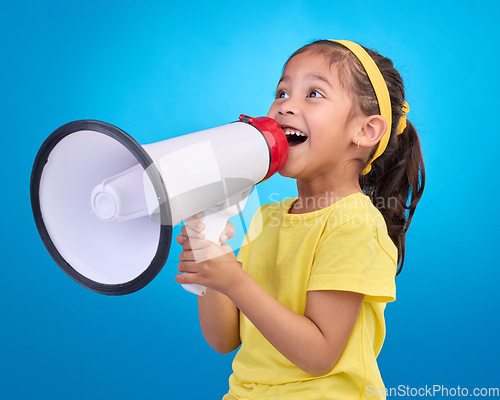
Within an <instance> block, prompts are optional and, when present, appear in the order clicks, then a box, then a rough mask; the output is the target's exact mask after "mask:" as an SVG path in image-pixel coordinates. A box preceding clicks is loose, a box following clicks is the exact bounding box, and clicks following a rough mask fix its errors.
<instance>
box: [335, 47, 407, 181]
mask: <svg viewBox="0 0 500 400" xmlns="http://www.w3.org/2000/svg"><path fill="white" fill-rule="evenodd" d="M331 41H332V42H336V43H339V44H341V45H342V46H344V47H347V48H348V49H349V50H350V51H351V52H352V53H353V54H354V55H355V56H356V57H357V58H358V60H359V61H360V62H361V64H362V65H363V68H364V69H365V71H366V74H367V75H368V79H370V82H371V84H372V86H373V90H374V91H375V96H376V97H377V102H378V106H379V109H380V115H382V117H384V118H385V120H386V121H387V130H386V131H385V133H384V136H382V139H380V142H379V144H378V147H377V150H376V151H375V154H374V155H373V157H372V159H371V160H370V162H369V163H368V164H367V166H366V167H365V169H364V170H363V172H362V174H363V175H366V174H367V173H368V172H370V171H371V169H372V162H373V161H374V160H375V159H376V158H377V157H380V155H381V154H382V153H383V152H384V151H385V149H386V148H387V143H389V138H390V136H391V124H392V110H391V98H390V96H389V90H388V89H387V85H386V83H385V80H384V77H383V76H382V73H381V72H380V70H379V69H378V67H377V64H375V61H373V58H371V57H370V55H369V54H368V53H367V52H366V51H365V49H363V48H362V47H361V46H360V45H359V44H357V43H354V42H351V41H349V40H331ZM408 111H410V107H409V106H408V103H407V102H406V101H405V102H404V104H403V116H402V117H401V119H400V120H399V125H398V130H397V134H398V135H400V134H401V133H403V131H404V129H405V128H406V114H407V113H408Z"/></svg>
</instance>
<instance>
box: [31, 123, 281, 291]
mask: <svg viewBox="0 0 500 400" xmlns="http://www.w3.org/2000/svg"><path fill="white" fill-rule="evenodd" d="M287 156H288V143H287V140H286V137H285V134H284V132H283V131H282V129H281V128H280V127H279V125H278V124H277V123H276V121H274V120H272V119H270V118H267V117H260V118H250V117H247V116H241V117H240V120H239V121H236V122H233V123H230V124H227V125H223V126H219V127H216V128H212V129H207V130H204V131H200V132H195V133H191V134H188V135H183V136H179V137H175V138H172V139H167V140H164V141H160V142H156V143H153V144H148V145H144V146H141V145H139V144H138V143H137V142H136V141H135V140H134V139H133V138H132V137H130V136H129V135H128V134H126V133H125V132H123V131H122V130H120V129H119V128H117V127H115V126H113V125H111V124H107V123H105V122H101V121H93V120H81V121H75V122H70V123H68V124H66V125H63V126H61V127H60V128H58V129H57V130H56V131H54V132H53V133H52V135H50V136H49V137H48V138H47V140H46V141H45V142H44V143H43V145H42V146H41V148H40V150H39V152H38V154H37V157H36V159H35V162H34V165H33V171H32V177H31V202H32V208H33V214H34V218H35V222H36V225H37V228H38V231H39V233H40V236H41V237H42V240H43V242H44V244H45V246H46V247H47V249H48V251H49V253H50V255H51V256H52V258H53V259H54V260H55V261H56V263H57V264H58V265H59V266H60V267H61V269H62V270H63V271H64V272H65V273H66V274H67V275H69V276H70V277H71V278H72V279H74V280H75V281H76V282H78V283H79V284H81V285H83V286H85V287H87V288H89V289H91V290H94V291H96V292H99V293H103V294H108V295H122V294H128V293H132V292H135V291H136V290H139V289H141V288H142V287H144V286H145V285H147V284H148V283H149V282H150V281H151V280H152V279H153V278H154V277H155V276H156V275H157V274H158V272H159V271H160V270H161V268H162V267H163V265H164V264H165V262H166V260H167V258H168V254H169V250H170V243H171V239H172V227H173V226H175V225H177V224H179V223H181V221H183V220H185V219H187V218H189V217H191V216H193V215H195V214H198V213H200V212H203V214H204V217H203V222H204V223H205V226H206V228H205V237H206V238H207V239H209V240H212V241H214V242H216V243H218V240H219V236H220V234H221V233H222V230H223V229H224V227H225V225H226V222H227V220H228V218H229V217H231V216H233V215H236V214H237V213H238V212H240V211H241V209H242V208H243V207H244V205H245V201H246V198H247V196H248V194H249V193H250V190H251V188H252V187H253V185H255V184H257V183H259V182H261V181H263V180H265V179H267V178H268V177H270V176H271V175H273V174H274V173H275V172H277V171H278V170H279V169H281V168H282V167H283V165H284V164H285V162H286V159H287ZM183 286H184V287H185V289H187V290H189V291H191V292H193V293H196V294H198V295H202V294H204V293H205V288H204V287H202V286H199V285H183Z"/></svg>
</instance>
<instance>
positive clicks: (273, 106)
mask: <svg viewBox="0 0 500 400" xmlns="http://www.w3.org/2000/svg"><path fill="white" fill-rule="evenodd" d="M277 115H278V106H277V104H276V102H274V103H273V104H271V108H270V109H269V111H268V113H267V116H268V117H269V118H274V119H276V116H277Z"/></svg>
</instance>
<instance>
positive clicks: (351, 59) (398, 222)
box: [285, 40, 425, 274]
mask: <svg viewBox="0 0 500 400" xmlns="http://www.w3.org/2000/svg"><path fill="white" fill-rule="evenodd" d="M363 48H364V49H365V50H366V52H367V53H368V54H369V55H370V56H371V57H372V58H373V60H374V61H375V63H376V64H377V66H378V68H379V70H380V72H381V73H382V76H383V77H384V80H385V82H386V84H387V88H388V89H389V96H390V99H391V108H392V130H391V134H390V139H389V143H388V145H387V148H386V149H385V151H384V153H382V155H381V156H380V157H378V158H377V159H376V160H374V161H373V163H372V169H371V171H370V172H369V173H368V174H366V175H361V171H362V170H363V169H364V168H365V166H366V164H367V163H368V162H369V160H371V158H372V156H373V154H374V153H375V151H376V146H375V148H374V149H373V151H372V153H371V154H370V157H369V158H368V159H366V160H361V159H360V160H359V161H360V169H359V172H360V175H359V183H360V186H361V188H362V189H363V191H364V192H365V194H366V195H368V196H370V198H371V200H372V202H373V204H374V205H375V206H376V207H377V208H378V209H379V210H380V212H381V213H382V215H383V216H384V219H385V222H386V225H387V231H388V233H389V236H390V238H391V239H392V241H393V242H394V244H395V245H396V247H397V249H398V265H399V269H398V272H397V274H399V273H400V272H401V269H402V268H403V264H404V259H405V240H406V232H407V231H408V227H409V226H410V222H411V220H412V218H413V214H414V213H415V208H416V207H417V203H418V202H419V200H420V198H421V197H422V193H423V191H424V186H425V168H424V160H423V157H422V150H421V146H420V139H419V137H418V134H417V131H416V130H415V127H414V126H413V124H412V123H411V122H410V121H407V125H406V129H405V130H404V132H403V133H402V134H401V135H399V136H398V135H397V134H396V131H397V128H398V125H399V120H400V118H401V116H402V115H403V111H402V107H403V102H404V101H405V90H404V86H403V79H402V78H401V75H400V74H399V72H398V71H396V69H395V68H394V66H393V64H392V61H391V60H390V59H388V58H386V57H384V56H382V55H380V54H378V53H377V52H375V51H373V50H370V49H367V48H365V47H363ZM306 50H310V51H314V52H316V53H320V54H323V55H325V57H327V59H328V60H329V62H330V65H333V64H337V65H338V66H339V68H338V71H339V79H340V83H341V84H342V85H343V87H344V88H346V89H347V90H348V92H350V93H351V94H352V96H353V99H354V107H355V109H353V110H352V112H353V113H356V112H357V111H361V112H363V113H364V114H365V115H376V114H380V110H379V105H378V102H377V98H376V96H375V91H374V90H373V87H372V84H371V82H370V80H369V78H368V76H367V74H366V71H365V69H364V67H363V65H362V64H361V62H360V61H359V60H358V58H357V57H356V56H355V55H354V54H353V53H352V52H351V51H350V50H349V49H347V48H346V47H345V46H343V45H341V44H339V43H336V42H332V41H330V40H318V41H315V42H313V43H310V44H308V45H306V46H304V47H302V48H300V49H299V50H297V51H296V52H295V53H293V54H292V56H291V57H290V58H289V59H288V61H290V59H291V58H293V57H294V56H295V55H297V54H300V53H303V52H305V51H306ZM288 61H287V63H288ZM285 66H286V63H285Z"/></svg>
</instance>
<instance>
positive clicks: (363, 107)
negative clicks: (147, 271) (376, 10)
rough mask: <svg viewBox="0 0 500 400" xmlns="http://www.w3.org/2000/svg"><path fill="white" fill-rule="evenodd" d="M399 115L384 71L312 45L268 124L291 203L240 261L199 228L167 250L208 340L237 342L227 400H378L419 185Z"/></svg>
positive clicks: (270, 214) (259, 230) (352, 55)
mask: <svg viewBox="0 0 500 400" xmlns="http://www.w3.org/2000/svg"><path fill="white" fill-rule="evenodd" d="M408 111H409V107H408V104H407V103H406V102H405V95H404V88H403V83H402V79H401V76H400V75H399V73H398V72H397V71H396V70H395V69H394V67H393V65H392V62H391V61H390V60H388V59H387V58H384V57H382V56H381V55H379V54H378V53H376V52H374V51H372V50H369V49H366V48H363V47H361V46H359V45H357V44H356V43H353V42H348V41H329V40H320V41H317V42H314V43H311V44H309V45H307V46H305V47H303V48H301V49H299V50H297V51H296V52H295V53H294V54H293V55H292V56H291V57H290V59H289V60H288V61H287V63H286V64H285V68H284V70H283V75H282V77H281V79H280V81H279V83H278V87H277V90H276V99H275V101H274V103H273V104H272V106H271V109H270V110H269V114H268V116H269V117H271V118H274V119H275V120H276V121H278V123H279V124H280V126H281V127H282V128H283V130H284V131H285V133H286V134H287V135H288V136H289V147H290V153H289V158H288V160H287V163H286V165H285V167H284V168H283V169H282V170H281V171H280V174H281V175H283V176H286V177H290V178H294V179H296V180H297V189H298V196H297V198H294V199H288V200H284V201H282V202H279V203H275V204H269V205H266V206H263V207H261V209H260V215H259V223H256V222H255V221H256V218H255V217H254V220H253V221H252V224H251V225H250V228H249V231H248V233H247V237H246V240H245V242H244V243H243V246H242V248H241V249H240V251H239V254H238V258H237V259H236V257H235V256H234V254H233V253H232V252H231V251H230V249H229V248H228V246H227V245H223V246H220V247H219V246H217V245H215V244H214V243H212V242H209V241H207V240H204V236H203V233H202V232H203V229H204V226H203V224H202V223H201V222H200V221H199V220H196V219H194V220H192V221H190V222H188V223H187V225H186V226H185V227H184V228H183V230H182V235H179V236H178V238H177V240H178V242H179V243H180V244H181V245H182V246H183V252H182V253H181V254H180V261H181V262H180V264H179V271H180V272H183V273H185V274H179V275H177V277H176V280H177V282H179V283H198V284H201V285H205V286H207V287H208V288H209V290H208V292H207V294H206V295H205V296H203V297H200V298H199V314H200V323H201V327H202V330H203V334H204V336H205V338H206V340H207V341H208V343H209V344H210V345H211V346H212V347H213V348H214V349H215V350H217V351H219V352H221V353H228V352H230V351H232V350H234V349H236V348H237V347H238V346H240V344H241V348H240V349H239V351H238V353H237V354H236V357H235V359H234V362H233V374H232V375H231V377H230V379H229V387H230V390H229V393H228V394H226V395H225V396H224V400H235V399H280V398H286V399H297V400H306V399H342V400H348V399H364V398H373V396H378V397H377V398H385V395H384V385H383V382H382V379H381V376H380V373H379V370H378V366H377V361H376V358H377V355H378V354H379V352H380V350H381V347H382V343H383V341H384V337H385V323H384V308H385V304H386V303H387V302H390V301H393V300H395V276H396V275H397V273H399V272H400V270H401V268H402V266H403V262H404V254H405V235H406V232H407V230H408V226H409V224H410V221H411V218H412V216H413V213H414V211H415V207H416V205H417V203H418V201H419V200H420V197H421V196H422V191H423V188H424V182H425V173H424V165H423V160H422V154H421V150H420V142H419V139H418V136H417V133H416V131H415V128H414V127H413V125H412V124H411V123H410V122H408V121H407V120H406V113H407V112H408ZM233 234H234V233H233V232H232V228H231V227H230V226H229V227H228V228H226V232H225V233H224V234H223V235H225V236H232V235H233ZM249 238H251V239H249ZM221 239H222V241H225V240H227V237H221ZM193 251H196V252H198V253H199V256H201V257H203V258H204V259H206V260H207V261H204V262H195V261H194V256H193ZM398 265H399V271H397V269H398Z"/></svg>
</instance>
